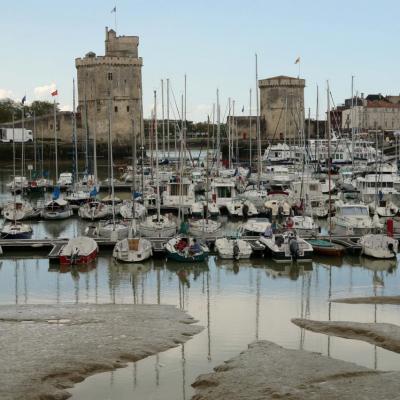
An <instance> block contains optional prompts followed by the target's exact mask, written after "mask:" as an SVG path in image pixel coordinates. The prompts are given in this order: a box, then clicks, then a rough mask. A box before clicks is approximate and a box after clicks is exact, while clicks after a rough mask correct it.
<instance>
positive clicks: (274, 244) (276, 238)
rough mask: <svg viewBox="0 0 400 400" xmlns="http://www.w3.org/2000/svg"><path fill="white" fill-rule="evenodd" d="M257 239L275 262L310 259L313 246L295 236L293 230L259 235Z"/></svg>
mask: <svg viewBox="0 0 400 400" xmlns="http://www.w3.org/2000/svg"><path fill="white" fill-rule="evenodd" d="M259 240H260V242H261V243H262V244H263V245H264V246H265V251H266V252H267V253H269V254H271V258H272V259H273V260H274V261H275V262H287V261H297V262H310V261H312V255H313V248H312V246H311V244H310V243H308V242H306V241H305V240H304V239H302V238H300V237H298V236H296V235H295V233H294V232H291V231H288V232H284V233H282V234H272V235H271V236H260V239H259Z"/></svg>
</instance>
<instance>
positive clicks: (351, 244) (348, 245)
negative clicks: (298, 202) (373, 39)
mask: <svg viewBox="0 0 400 400" xmlns="http://www.w3.org/2000/svg"><path fill="white" fill-rule="evenodd" d="M393 237H394V238H395V239H397V240H399V239H400V235H399V234H397V235H394V236H393ZM93 239H94V240H95V241H96V242H97V244H98V245H99V250H100V252H102V251H104V250H105V251H107V250H108V251H110V250H112V249H113V247H114V245H115V243H116V242H115V241H112V240H110V239H103V238H93ZM147 239H148V240H150V242H151V243H152V246H153V251H154V253H155V255H157V254H158V255H160V254H163V253H164V252H165V250H164V245H165V244H166V242H167V241H168V240H169V238H159V237H153V238H151V237H149V238H147ZM200 239H202V240H204V241H206V242H207V243H208V244H209V245H210V247H211V248H213V247H214V243H215V240H216V239H217V238H216V237H215V236H210V237H203V238H200ZM241 239H243V240H245V241H247V242H249V244H250V245H251V247H252V249H253V251H254V253H255V254H260V253H263V250H264V246H263V245H262V244H261V243H260V242H259V240H258V239H257V237H254V236H243V237H241ZM302 239H305V240H307V239H315V237H312V236H309V237H308V236H307V237H306V236H304V237H302ZM318 239H322V240H331V241H332V242H333V243H337V244H340V245H342V246H344V247H345V249H346V253H348V254H360V253H361V246H360V245H359V244H358V243H357V242H358V240H359V239H360V238H359V237H357V236H336V235H332V236H328V235H320V236H318ZM68 240H69V239H68V238H59V239H48V238H46V239H19V240H7V239H0V248H1V249H2V252H3V254H5V255H7V253H9V252H13V251H14V252H15V251H18V252H24V251H33V250H38V252H40V254H43V253H44V254H46V257H47V258H48V259H49V260H56V259H58V256H59V254H60V251H61V249H62V247H63V246H64V245H65V244H66V243H67V242H68Z"/></svg>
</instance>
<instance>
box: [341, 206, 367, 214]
mask: <svg viewBox="0 0 400 400" xmlns="http://www.w3.org/2000/svg"><path fill="white" fill-rule="evenodd" d="M342 215H361V216H368V209H367V208H366V207H357V206H354V207H343V208H342Z"/></svg>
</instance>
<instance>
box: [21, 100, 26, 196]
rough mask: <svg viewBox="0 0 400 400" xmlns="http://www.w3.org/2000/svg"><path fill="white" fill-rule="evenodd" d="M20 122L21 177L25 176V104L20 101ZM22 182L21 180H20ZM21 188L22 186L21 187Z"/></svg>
mask: <svg viewBox="0 0 400 400" xmlns="http://www.w3.org/2000/svg"><path fill="white" fill-rule="evenodd" d="M21 122H22V125H21V126H22V142H21V177H22V176H25V104H24V102H22V109H21ZM21 184H22V181H21ZM22 190H23V187H22Z"/></svg>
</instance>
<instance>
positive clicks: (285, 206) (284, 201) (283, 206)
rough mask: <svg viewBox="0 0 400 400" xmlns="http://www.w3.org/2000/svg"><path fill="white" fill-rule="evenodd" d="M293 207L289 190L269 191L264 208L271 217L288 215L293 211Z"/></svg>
mask: <svg viewBox="0 0 400 400" xmlns="http://www.w3.org/2000/svg"><path fill="white" fill-rule="evenodd" d="M291 208H292V207H291V204H290V202H289V193H287V192H272V193H269V194H268V196H267V200H266V202H265V203H264V209H265V210H266V213H267V215H270V216H271V217H288V216H289V215H290V213H291Z"/></svg>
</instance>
